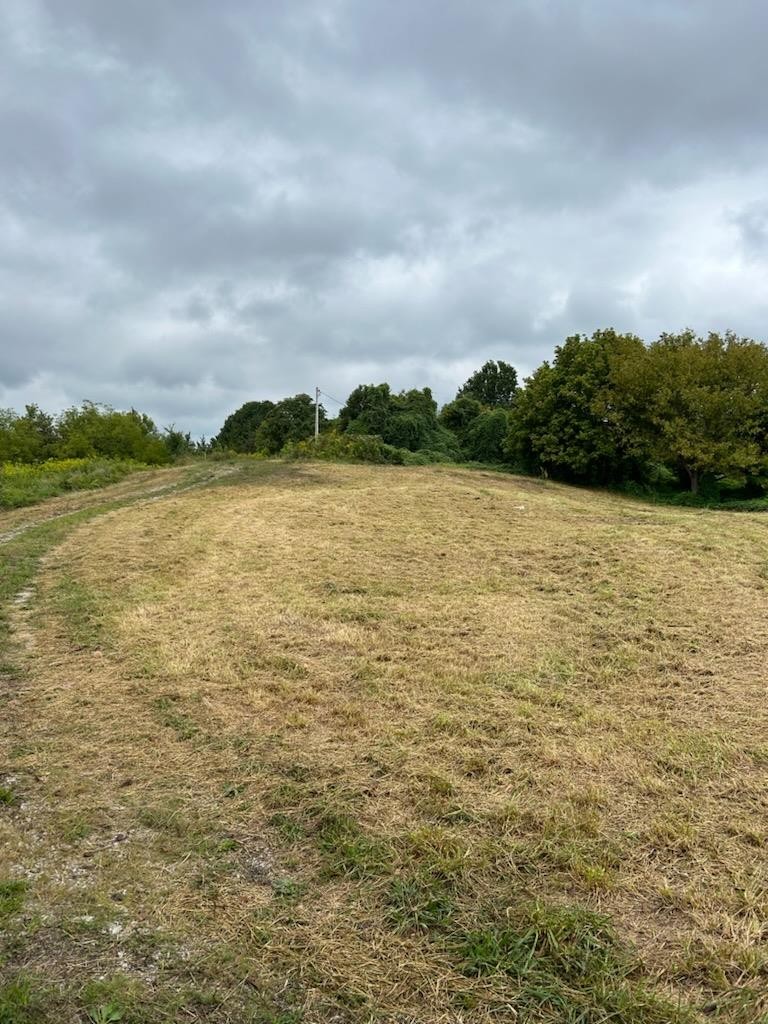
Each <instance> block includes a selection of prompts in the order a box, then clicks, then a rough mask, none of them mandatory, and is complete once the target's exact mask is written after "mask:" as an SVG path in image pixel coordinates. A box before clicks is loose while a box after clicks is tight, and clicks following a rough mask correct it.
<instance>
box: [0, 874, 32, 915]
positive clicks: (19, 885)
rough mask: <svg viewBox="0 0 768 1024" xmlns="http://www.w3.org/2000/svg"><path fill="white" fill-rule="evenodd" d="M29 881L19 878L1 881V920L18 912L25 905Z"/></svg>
mask: <svg viewBox="0 0 768 1024" xmlns="http://www.w3.org/2000/svg"><path fill="white" fill-rule="evenodd" d="M26 892H27V883H26V882H23V881H21V880H19V879H11V880H7V881H4V882H0V921H3V920H6V919H8V918H9V917H13V916H14V914H18V912H19V911H20V910H21V908H22V907H23V906H24V897H25V895H26Z"/></svg>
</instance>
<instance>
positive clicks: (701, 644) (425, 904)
mask: <svg viewBox="0 0 768 1024" xmlns="http://www.w3.org/2000/svg"><path fill="white" fill-rule="evenodd" d="M199 483H200V486H196V487H192V488H191V489H187V490H185V491H183V492H179V493H173V492H171V493H168V494H166V495H165V496H164V497H162V498H161V499H160V500H154V501H141V500H132V501H130V502H128V501H124V502H122V503H116V504H115V505H114V506H112V507H109V506H104V507H101V508H99V509H91V510H90V511H89V510H84V511H82V512H79V513H77V517H75V519H74V520H73V521H71V522H69V521H68V524H67V525H65V524H64V522H63V521H61V522H58V521H57V523H53V524H52V523H50V522H49V523H44V522H43V523H41V524H40V525H39V526H36V527H34V529H32V530H31V531H30V532H28V533H26V534H23V535H21V536H18V535H15V534H12V532H11V531H8V535H9V536H10V539H9V540H8V542H7V544H6V547H5V549H0V555H1V554H2V551H3V550H5V551H6V552H8V555H7V557H8V558H9V559H10V561H11V563H12V564H14V565H17V566H18V565H23V566H24V567H25V568H24V571H23V572H22V571H21V570H18V571H16V575H15V576H13V577H12V581H11V584H7V585H6V587H5V590H4V593H5V596H6V599H7V606H8V608H9V609H10V610H9V611H8V617H9V621H10V623H11V625H12V626H13V635H12V641H11V642H10V646H9V649H8V651H7V652H6V653H7V657H6V663H7V665H6V673H5V677H4V680H3V682H2V686H3V687H4V694H3V696H4V700H5V703H6V706H7V707H8V709H9V713H7V714H6V715H5V716H4V719H3V725H2V730H3V734H2V736H0V744H2V749H4V751H5V753H4V755H3V763H2V764H0V771H1V772H2V777H0V829H1V831H0V840H1V845H0V922H1V923H2V926H3V927H4V930H5V937H6V947H5V953H4V955H3V959H2V961H1V962H0V979H2V980H1V981H0V1022H2V1024H34V1022H46V1024H47V1022H54V1021H55V1022H68V1021H73V1022H88V1021H90V1022H93V1024H109V1022H113V1021H123V1022H127V1024H131V1022H133V1024H151V1022H161V1021H207V1022H216V1024H220V1022H233V1024H235V1022H238V1024H239V1022H243V1021H251V1022H260V1024H291V1022H294V1024H295V1022H299V1021H301V1022H304V1024H313V1022H316V1024H321V1022H322V1024H331V1022H337V1024H346V1022H349V1024H363V1022H370V1024H373V1022H388V1024H410V1022H414V1024H415V1022H425V1024H438V1022H441V1024H448V1022H454V1024H462V1022H463V1024H475V1022H477V1024H496V1022H501V1021H503V1022H508V1021H509V1022H515V1021H520V1022H526V1021H530V1022H540V1021H541V1022H552V1024H554V1022H571V1024H576V1022H580V1024H598V1022H609V1021H610V1022H613V1024H616V1022H618V1024H684V1022H704V1021H710V1020H717V1021H728V1022H734V1024H736V1022H738V1024H757V1022H763V1021H766V1020H768V924H766V922H767V921H768V785H766V783H767V782H768V705H767V704H766V692H765V689H766V687H765V665H766V660H767V659H766V655H767V654H768V532H767V530H768V523H767V522H766V520H765V519H764V518H761V517H760V515H758V514H754V515H753V514H742V515H739V516H729V515H728V514H727V513H718V512H702V511H699V510H686V509H670V508H660V507H658V506H657V507H649V506H645V505H643V504H642V503H640V502H637V501H630V500H627V499H622V498H620V497H615V496H608V495H605V494H599V493H594V492H588V491H576V490H572V489H568V488H566V487H563V486H559V485H556V484H552V483H546V482H538V481H533V480H527V479H521V478H516V477H510V476H503V475H497V474H493V473H490V472H479V471H469V470H458V469H452V468H449V467H425V468H394V467H384V468H375V467H363V466H338V465H322V466H318V465H296V464H293V465H290V464H288V465H286V464H280V463H261V464H258V463H256V464H250V465H248V466H245V467H242V468H241V469H240V470H238V471H236V472H234V473H232V474H231V475H230V476H228V477H227V478H225V479H221V480H218V481H208V483H207V484H206V482H205V481H204V480H201V481H199ZM17 515H18V514H17ZM78 517H79V518H78ZM2 519H3V517H0V533H3V532H5V531H4V530H3V527H2ZM11 525H12V526H13V529H14V530H16V531H18V529H19V521H18V519H17V520H14V521H13V523H12V524H11ZM46 531H47V532H46ZM24 552H26V555H25V554H24ZM44 552H47V553H44ZM25 558H26V561H25V560H24V559H25ZM14 559H15V561H14ZM38 559H42V560H41V561H39V562H38ZM35 566H37V569H35ZM33 571H36V575H35V576H34V578H32V573H33ZM25 573H26V575H24V574H25ZM14 594H15V595H16V596H15V597H14V596H13V595H14Z"/></svg>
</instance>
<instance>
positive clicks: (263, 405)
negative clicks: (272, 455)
mask: <svg viewBox="0 0 768 1024" xmlns="http://www.w3.org/2000/svg"><path fill="white" fill-rule="evenodd" d="M274 407H275V403H274V402H270V401H269V400H268V399H265V400H264V401H263V402H246V403H245V405H241V406H240V408H239V409H237V410H236V411H235V412H233V413H231V414H230V415H229V416H227V418H226V419H225V420H224V425H223V427H222V428H221V430H220V431H219V433H218V434H217V436H216V438H215V439H214V440H215V444H216V445H217V447H219V448H227V449H230V450H231V451H233V452H254V451H256V431H257V430H258V429H259V427H260V426H261V424H262V423H263V422H264V420H265V419H266V417H267V415H268V414H269V413H270V412H271V411H272V409H274Z"/></svg>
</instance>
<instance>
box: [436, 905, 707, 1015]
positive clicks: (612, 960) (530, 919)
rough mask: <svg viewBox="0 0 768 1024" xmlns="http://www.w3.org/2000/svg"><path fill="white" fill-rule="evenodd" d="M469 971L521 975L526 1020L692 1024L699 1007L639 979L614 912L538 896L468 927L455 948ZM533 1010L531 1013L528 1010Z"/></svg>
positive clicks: (517, 981)
mask: <svg viewBox="0 0 768 1024" xmlns="http://www.w3.org/2000/svg"><path fill="white" fill-rule="evenodd" d="M454 954H455V955H456V956H457V958H458V961H459V965H460V969H461V971H462V972H463V973H464V974H466V975H468V976H470V977H489V978H504V979H508V980H511V981H513V982H514V985H515V988H516V989H517V993H516V995H515V996H514V998H513V1001H512V1005H513V1007H514V1009H515V1010H516V1011H517V1013H519V1014H521V1015H523V1016H522V1017H521V1019H524V1020H532V1021H533V1020H537V1021H538V1020H541V1021H558V1022H561V1024H603V1022H607V1021H615V1022H617V1024H618V1022H621V1024H687V1022H693V1020H694V1017H693V1015H692V1014H691V1013H690V1012H689V1011H688V1010H686V1009H684V1008H681V1007H678V1006H674V1005H672V1004H670V1003H668V1002H667V1001H666V1000H663V999H659V998H658V997H657V996H655V995H654V994H652V993H650V992H648V991H647V990H645V989H644V988H643V987H642V986H641V985H639V984H638V983H637V982H636V981H634V980H633V975H635V974H636V972H637V970H638V966H639V965H638V963H637V960H636V958H635V957H634V955H633V954H632V953H631V951H629V950H628V949H627V948H626V947H624V946H623V945H622V944H621V943H619V941H618V939H617V937H616V935H615V933H614V931H613V929H612V928H611V926H610V923H609V922H608V920H607V918H605V917H602V916H601V915H598V914H595V913H592V912H591V911H588V910H585V909H583V908H582V907H578V906H551V905H546V904H543V903H533V904H530V905H527V906H522V907H520V908H518V909H516V911H515V913H514V914H513V915H512V916H511V917H510V918H509V919H508V920H505V921H504V922H503V923H495V924H492V925H489V926H487V927H485V928H479V929H475V930H472V931H469V932H467V933H466V934H465V935H464V936H463V937H462V938H461V940H460V941H459V942H458V943H457V945H456V946H455V948H454ZM526 1014H527V1015H528V1016H525V1015H526Z"/></svg>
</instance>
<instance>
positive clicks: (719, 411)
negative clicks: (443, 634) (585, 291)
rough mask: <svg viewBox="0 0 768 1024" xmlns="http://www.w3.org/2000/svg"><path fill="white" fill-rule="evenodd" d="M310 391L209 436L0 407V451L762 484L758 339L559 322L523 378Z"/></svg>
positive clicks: (763, 395)
mask: <svg viewBox="0 0 768 1024" xmlns="http://www.w3.org/2000/svg"><path fill="white" fill-rule="evenodd" d="M319 421H320V438H319V440H318V442H317V443H315V442H314V441H313V440H312V437H313V433H314V422H315V406H314V401H313V400H312V399H311V398H310V396H309V395H307V394H298V395H293V396H292V397H289V398H285V399H283V400H282V401H278V402H272V401H268V400H264V401H252V402H246V403H245V405H243V406H241V407H240V408H239V409H237V410H236V411H235V412H233V413H232V414H231V415H230V416H228V417H227V418H226V420H225V422H224V424H223V426H222V427H221V430H220V431H219V433H218V434H217V435H216V437H214V438H213V439H212V440H211V441H210V442H206V441H205V439H203V440H202V441H199V442H193V441H192V439H191V438H190V435H189V434H188V433H186V434H185V433H183V432H181V431H179V430H177V429H176V428H175V427H169V428H166V429H165V430H163V431H161V430H158V428H157V427H156V426H155V424H154V423H153V421H152V420H151V419H150V418H149V417H148V416H147V415H146V414H144V413H140V412H137V411H136V410H135V409H131V410H129V411H128V412H120V411H117V410H115V409H112V408H111V407H110V406H106V405H99V404H96V403H93V402H84V403H83V404H82V405H80V406H74V407H72V408H70V409H67V410H65V411H64V412H63V413H61V414H60V415H58V416H55V417H54V416H51V415H49V414H47V413H45V412H43V411H42V410H41V409H40V408H39V407H38V406H36V405H28V406H27V407H26V410H25V412H24V413H22V414H18V413H15V412H13V411H12V410H0V463H3V462H19V463H39V462H44V461H46V460H48V459H66V458H94V457H95V458H110V459H117V458H119V459H132V460H135V461H137V462H142V463H146V464H149V465H157V464H162V463H166V462H170V461H172V460H173V459H175V458H178V457H179V456H183V455H188V454H192V453H195V452H201V451H205V452H208V451H211V450H213V451H218V452H221V453H226V452H243V453H254V454H261V455H264V456H272V455H278V454H281V453H282V454H285V455H287V456H293V457H302V456H311V457H316V458H317V457H319V458H341V459H362V460H368V461H375V462H391V463H399V464H411V463H421V464H423V463H428V462H439V461H466V462H478V463H486V464H496V465H504V466H506V467H508V468H510V469H512V470H515V471H517V472H522V473H530V474H540V475H545V476H548V477H552V478H554V479H558V480H564V481H567V482H571V483H581V484H597V485H602V486H619V487H622V488H624V489H628V490H633V489H638V490H649V489H652V490H664V489H667V490H674V489H679V490H686V491H689V492H691V493H693V494H694V495H695V494H701V495H703V496H714V497H717V496H718V495H720V494H721V493H728V494H731V495H733V496H738V497H752V496H755V497H756V496H760V495H762V494H764V493H765V492H766V491H768V348H766V346H765V345H764V344H762V343H760V342H757V341H753V340H751V339H749V338H740V337H737V336H736V335H735V334H733V333H732V332H725V333H724V334H717V333H710V334H708V335H707V336H706V337H698V336H696V334H695V333H694V332H693V331H690V330H687V331H682V332H680V333H678V334H662V335H661V337H659V338H658V339H657V340H656V341H654V342H653V343H651V344H645V343H644V342H643V341H642V340H641V339H640V338H639V337H637V336H636V335H633V334H620V333H618V332H617V331H615V330H613V329H607V330H598V331H595V333H594V334H592V335H591V336H590V337H587V336H584V335H578V334H577V335H572V336H571V337H569V338H566V339H565V341H564V342H563V344H562V345H558V346H557V348H556V349H555V352H554V356H553V358H552V359H551V360H547V361H545V362H544V363H542V364H541V366H539V367H538V369H537V370H535V371H534V373H532V374H531V375H530V376H529V377H528V378H526V379H525V380H524V381H523V382H522V383H520V382H519V381H518V375H517V372H516V370H515V368H514V367H513V366H511V365H510V364H509V363H507V362H504V361H503V360H498V361H494V360H491V361H489V362H486V363H485V365H483V366H482V367H480V368H479V369H478V370H477V371H476V372H475V373H473V374H472V375H471V377H470V378H469V379H468V380H467V381H466V382H465V383H464V384H463V385H462V386H461V387H460V388H459V389H458V391H457V393H456V396H455V398H454V399H453V400H452V401H450V402H448V403H447V404H446V405H444V406H443V407H442V408H441V409H440V408H438V405H437V402H436V401H435V399H434V398H433V396H432V393H431V391H430V389H429V388H421V389H418V388H412V389H410V390H405V391H400V392H395V391H393V390H392V389H391V388H390V386H389V385H388V384H386V383H382V384H361V385H360V386H358V387H356V388H355V389H354V390H353V391H352V393H351V394H350V395H349V397H348V398H347V400H346V403H345V404H344V405H343V407H342V408H341V410H340V411H339V413H338V415H337V416H335V417H330V416H329V415H328V413H327V411H326V409H325V408H324V407H323V406H322V405H321V406H320V408H319Z"/></svg>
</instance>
